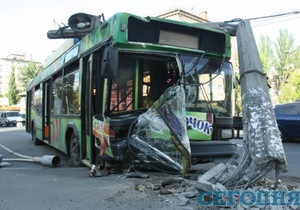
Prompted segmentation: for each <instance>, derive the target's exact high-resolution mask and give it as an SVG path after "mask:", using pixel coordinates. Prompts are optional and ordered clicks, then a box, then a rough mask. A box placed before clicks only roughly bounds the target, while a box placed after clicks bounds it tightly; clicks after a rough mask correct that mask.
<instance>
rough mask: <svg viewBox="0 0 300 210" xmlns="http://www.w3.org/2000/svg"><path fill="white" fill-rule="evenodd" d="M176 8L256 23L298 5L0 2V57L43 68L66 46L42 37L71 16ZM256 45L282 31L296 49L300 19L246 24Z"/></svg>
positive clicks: (207, 0)
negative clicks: (22, 56) (22, 58)
mask: <svg viewBox="0 0 300 210" xmlns="http://www.w3.org/2000/svg"><path fill="white" fill-rule="evenodd" d="M174 8H181V9H183V10H185V11H187V12H191V13H193V14H196V15H197V14H200V13H201V12H202V11H206V12H207V15H208V20H210V21H217V22H220V21H227V20H232V19H234V18H242V19H247V18H255V17H262V16H270V15H276V14H282V13H288V12H293V11H300V3H299V0H285V1H271V0H251V1H246V0H151V1H149V0H148V1H145V0H109V1H107V0H106V1H104V0H51V1H43V0H0V28H1V30H0V57H1V58H2V57H5V56H7V55H9V54H11V53H26V54H27V56H28V58H30V59H32V60H34V61H39V62H43V61H44V60H45V59H46V58H47V57H48V56H49V55H50V54H51V53H52V52H53V51H54V50H55V49H57V48H58V47H59V46H60V45H61V44H62V43H63V42H64V41H65V40H63V39H60V40H56V39H48V38H47V31H48V30H53V29H58V27H59V25H60V26H63V24H67V22H68V19H69V17H70V16H71V15H73V14H75V13H78V12H84V13H88V14H92V15H101V14H102V13H103V14H104V16H105V19H108V18H109V17H111V16H112V15H113V14H114V13H117V12H129V13H133V14H136V15H141V16H156V15H158V14H160V13H162V12H166V11H169V10H172V9H174ZM251 25H252V27H253V33H254V35H255V38H256V41H257V42H258V40H259V37H260V36H261V35H264V36H269V37H270V38H271V39H272V40H273V41H276V39H277V38H278V36H279V30H280V29H287V30H288V31H289V32H290V33H291V34H292V35H293V37H294V38H295V44H296V45H300V14H297V15H288V16H284V17H277V18H271V19H260V20H256V21H251Z"/></svg>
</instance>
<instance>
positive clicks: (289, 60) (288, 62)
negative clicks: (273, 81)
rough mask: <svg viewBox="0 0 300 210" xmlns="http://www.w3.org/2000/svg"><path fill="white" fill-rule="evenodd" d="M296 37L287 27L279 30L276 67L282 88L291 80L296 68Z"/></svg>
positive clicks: (276, 44)
mask: <svg viewBox="0 0 300 210" xmlns="http://www.w3.org/2000/svg"><path fill="white" fill-rule="evenodd" d="M294 42H295V39H294V37H293V35H292V34H291V33H289V32H288V31H287V30H286V29H282V30H280V31H279V37H278V39H277V43H275V52H276V58H275V59H274V67H275V69H276V71H277V74H278V80H279V81H278V85H279V88H281V87H282V86H283V85H285V83H286V82H288V81H289V78H290V76H291V73H292V72H293V71H294V70H295V64H294V63H295V60H296V59H297V58H296V57H295V56H296V54H297V50H296V48H295V47H294Z"/></svg>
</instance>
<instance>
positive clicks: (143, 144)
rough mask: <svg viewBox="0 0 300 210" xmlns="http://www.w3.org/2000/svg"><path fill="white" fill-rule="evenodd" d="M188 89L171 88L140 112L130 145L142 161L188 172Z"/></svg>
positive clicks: (189, 156) (189, 149)
mask: <svg viewBox="0 0 300 210" xmlns="http://www.w3.org/2000/svg"><path fill="white" fill-rule="evenodd" d="M185 111H186V106H185V92H184V89H183V88H182V87H180V86H173V87H170V88H168V89H167V90H166V91H165V92H164V94H163V95H162V96H161V97H160V98H159V99H158V100H157V101H156V102H155V103H154V105H153V106H151V107H150V108H149V109H148V110H147V112H145V113H144V114H141V115H140V116H139V117H138V119H137V121H136V122H135V123H134V125H133V126H132V128H131V131H130V137H129V140H128V143H129V147H130V148H131V150H132V152H133V153H134V154H135V156H136V157H137V158H139V159H140V160H141V161H142V162H144V163H146V164H148V165H150V166H154V167H155V164H156V163H158V164H162V165H164V166H165V170H166V171H167V170H169V169H171V170H175V171H180V172H182V173H184V174H185V173H187V172H188V171H189V169H190V165H191V148H190V143H189V139H188V136H187V129H186V114H185Z"/></svg>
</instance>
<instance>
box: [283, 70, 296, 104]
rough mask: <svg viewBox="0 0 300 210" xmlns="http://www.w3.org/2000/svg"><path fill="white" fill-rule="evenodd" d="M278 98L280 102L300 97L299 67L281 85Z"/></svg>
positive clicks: (293, 100)
mask: <svg viewBox="0 0 300 210" xmlns="http://www.w3.org/2000/svg"><path fill="white" fill-rule="evenodd" d="M278 99H279V101H280V102H281V103H289V102H295V101H296V100H299V99H300V69H298V70H297V71H294V72H292V73H291V76H290V79H289V82H286V83H285V84H283V85H282V87H281V90H280V94H279V96H278Z"/></svg>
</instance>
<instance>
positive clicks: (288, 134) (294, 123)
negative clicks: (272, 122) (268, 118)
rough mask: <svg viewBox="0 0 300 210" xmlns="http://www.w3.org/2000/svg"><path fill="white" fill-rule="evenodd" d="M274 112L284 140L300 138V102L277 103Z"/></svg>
mask: <svg viewBox="0 0 300 210" xmlns="http://www.w3.org/2000/svg"><path fill="white" fill-rule="evenodd" d="M274 113H275V117H276V120H277V124H278V129H279V131H280V135H281V138H282V140H288V139H300V103H298V102H295V103H288V104H280V105H276V106H275V108H274Z"/></svg>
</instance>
